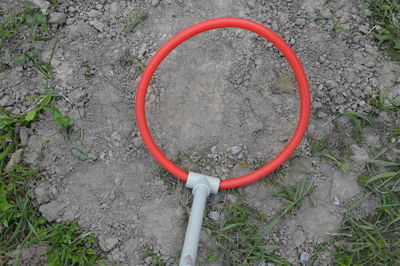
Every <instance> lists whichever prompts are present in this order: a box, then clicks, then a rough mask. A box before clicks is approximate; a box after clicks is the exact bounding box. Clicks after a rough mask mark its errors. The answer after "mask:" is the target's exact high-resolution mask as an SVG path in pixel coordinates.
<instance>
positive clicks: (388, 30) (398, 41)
mask: <svg viewBox="0 0 400 266" xmlns="http://www.w3.org/2000/svg"><path fill="white" fill-rule="evenodd" d="M366 3H367V5H368V8H369V10H370V11H371V12H372V16H371V19H370V22H371V24H372V26H373V27H375V28H376V27H377V26H378V29H377V31H378V33H377V34H375V37H376V39H377V40H378V41H379V43H380V44H385V45H386V46H387V48H388V50H389V52H390V53H392V54H393V57H394V58H395V59H396V60H400V24H399V13H400V3H399V2H398V1H397V0H366Z"/></svg>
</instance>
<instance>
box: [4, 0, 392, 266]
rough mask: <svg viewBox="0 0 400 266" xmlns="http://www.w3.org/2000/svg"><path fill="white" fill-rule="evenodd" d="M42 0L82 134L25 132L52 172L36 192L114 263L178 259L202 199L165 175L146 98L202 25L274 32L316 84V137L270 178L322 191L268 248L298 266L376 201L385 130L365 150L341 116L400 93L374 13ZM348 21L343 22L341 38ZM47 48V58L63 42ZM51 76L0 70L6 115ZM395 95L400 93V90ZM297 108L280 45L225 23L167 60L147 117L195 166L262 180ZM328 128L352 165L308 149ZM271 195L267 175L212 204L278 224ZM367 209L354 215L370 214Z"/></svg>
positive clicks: (320, 0)
mask: <svg viewBox="0 0 400 266" xmlns="http://www.w3.org/2000/svg"><path fill="white" fill-rule="evenodd" d="M31 2H32V4H34V5H37V6H38V7H40V8H41V9H42V11H43V13H44V14H47V15H48V16H49V18H50V20H49V22H50V25H51V29H52V30H54V31H57V32H58V33H59V44H58V47H57V49H56V52H55V55H54V58H53V60H52V64H53V66H54V70H55V80H54V84H55V85H54V86H55V88H56V89H57V90H59V91H60V92H62V94H63V95H64V96H65V98H59V100H58V102H57V106H58V107H59V108H60V109H61V110H62V111H63V112H64V113H65V114H68V115H69V116H70V117H72V118H73V119H74V121H75V125H74V127H73V129H72V132H70V134H65V133H64V134H57V133H56V132H55V129H54V126H53V122H52V121H51V117H50V116H48V117H47V116H46V115H45V116H44V117H43V118H42V119H41V120H40V121H39V122H38V123H35V124H34V125H33V126H32V127H31V128H21V130H20V134H23V135H22V136H23V137H24V139H23V140H24V142H25V143H22V144H23V145H24V146H25V161H26V162H27V163H29V164H31V165H33V166H35V167H38V168H40V169H43V173H42V179H41V180H40V181H37V182H35V183H34V184H32V186H33V188H34V194H35V200H36V202H37V204H38V205H40V211H41V212H42V213H43V215H44V216H45V217H46V218H47V219H48V220H50V221H70V220H73V219H76V220H77V221H78V223H79V225H80V226H81V227H82V228H83V229H85V230H86V231H88V232H93V233H94V234H95V236H96V237H97V238H98V239H99V244H100V247H101V249H102V250H103V251H104V252H106V254H107V258H108V259H109V260H110V261H112V262H114V263H116V264H117V265H147V264H149V261H145V260H144V258H143V249H144V248H145V247H151V248H152V250H154V251H155V252H156V254H158V255H159V256H160V258H161V259H163V260H164V261H165V262H166V264H167V265H175V263H176V261H177V260H178V258H179V255H178V252H179V250H180V249H181V247H182V243H183V237H184V232H185V223H186V220H187V217H188V211H189V208H190V203H191V197H190V192H189V191H187V189H186V188H184V184H183V183H182V182H178V181H175V179H174V178H173V177H172V176H170V175H169V174H167V173H165V171H163V170H162V169H161V167H160V166H159V165H158V164H157V163H156V162H155V160H154V159H153V158H152V157H151V155H150V153H149V152H148V151H147V149H146V147H145V146H144V144H143V142H142V140H141V138H140V135H139V132H138V129H137V127H136V121H135V114H134V107H135V103H134V95H135V92H136V87H137V84H138V81H139V79H140V75H141V73H142V70H143V67H144V66H145V65H146V63H147V62H148V60H149V59H150V58H151V56H152V55H153V54H154V53H155V52H156V51H157V49H158V48H159V47H160V46H161V45H162V44H163V43H164V42H166V41H167V40H168V39H169V38H170V37H172V36H173V35H174V34H176V33H177V32H179V31H180V30H183V29H184V28H186V27H188V26H190V25H192V24H194V23H196V22H199V21H202V20H205V19H209V18H215V17H222V16H234V17H242V18H247V19H251V20H254V21H257V22H259V23H262V24H263V25H265V26H268V27H270V28H271V29H272V30H274V31H276V32H277V33H278V34H279V35H281V36H282V37H283V38H284V39H285V40H286V41H287V42H288V43H289V44H290V45H291V46H292V47H293V49H294V50H295V52H296V53H297V55H298V56H299V58H300V60H301V62H302V63H303V66H304V68H305V71H306V73H307V76H308V78H309V83H310V89H311V92H312V117H311V121H310V126H309V130H308V133H307V137H306V138H305V139H304V141H303V142H302V144H301V145H300V147H299V148H298V150H297V152H296V156H295V157H294V158H292V159H291V160H290V161H289V162H287V163H285V164H284V166H283V169H284V171H279V172H277V173H275V174H272V175H271V178H273V179H278V180H279V182H281V183H283V184H287V185H294V184H297V183H298V182H299V180H300V179H301V178H303V177H305V176H308V177H310V178H311V179H312V181H313V183H314V185H315V190H314V192H313V193H312V194H311V195H310V197H307V198H306V199H305V200H304V202H303V204H302V206H301V208H299V209H297V210H296V211H295V212H294V213H292V214H291V215H289V216H287V217H286V218H285V219H284V220H283V221H282V222H281V223H280V224H279V225H278V226H277V228H276V229H275V230H274V231H273V232H272V234H271V235H270V238H271V243H273V244H277V245H281V246H282V247H283V248H281V249H280V250H279V251H278V255H279V256H280V257H282V258H283V259H285V260H287V261H288V262H289V263H290V264H292V265H300V259H299V258H300V254H301V253H303V252H306V253H308V254H313V252H315V246H317V245H318V244H321V243H323V242H324V241H327V240H328V239H330V238H332V236H333V235H334V233H335V232H337V231H338V229H339V226H340V223H341V220H342V218H343V214H344V211H345V206H347V204H349V203H351V202H353V201H355V200H357V199H359V198H360V197H362V196H363V195H364V193H365V192H364V191H363V190H362V188H361V187H360V186H359V185H358V183H357V174H358V172H357V169H360V168H361V167H362V166H363V162H364V161H365V160H366V159H368V158H369V154H368V152H369V150H370V147H376V146H379V145H380V144H379V143H380V139H379V138H380V137H381V136H380V135H379V134H378V133H377V132H375V131H374V130H366V131H365V132H364V134H365V135H364V139H365V143H364V144H363V145H360V146H359V145H357V144H356V143H354V142H348V141H347V142H346V141H345V140H343V139H342V137H341V136H340V135H337V134H336V133H334V129H336V128H337V127H338V125H340V126H343V127H346V125H348V124H349V123H350V122H349V121H348V119H347V118H345V117H337V114H339V113H344V112H348V111H357V112H359V113H366V112H369V111H371V106H370V105H369V104H367V103H366V101H365V100H363V99H366V98H368V97H377V96H378V93H379V91H380V90H381V89H382V88H385V87H387V86H391V85H392V84H394V82H395V81H396V79H397V78H398V77H399V76H400V67H399V65H398V64H396V63H394V62H393V61H391V60H390V59H389V58H388V57H386V56H384V55H383V54H382V53H380V52H379V51H378V48H377V46H376V45H375V43H374V42H373V41H371V40H370V37H369V36H368V31H369V27H368V25H366V24H365V21H364V17H365V16H366V15H365V13H366V12H365V10H363V8H362V7H360V6H359V4H358V2H357V1H347V0H340V1H324V0H301V1H292V0H281V1H265V0H246V1H237V0H229V1H228V0H226V1H222V0H218V1H211V0H203V1H191V0H176V1H172V0H165V1H158V0H152V1H110V0H90V1H79V0H62V1H61V0H59V1H58V4H57V5H54V6H50V5H49V4H48V2H47V1H44V0H31ZM326 2H328V3H326ZM19 8H21V7H20V4H19V3H15V1H11V0H6V1H2V3H0V9H1V10H2V11H3V12H12V11H13V10H17V9H19ZM145 13H146V14H147V15H148V17H147V19H145V20H144V21H141V22H140V23H139V24H138V25H136V26H135V27H133V28H132V29H131V30H130V31H129V32H124V31H123V29H124V28H125V27H126V26H128V25H129V24H130V22H129V18H136V16H137V15H138V14H145ZM335 21H336V22H337V23H338V24H340V27H341V28H340V29H336V30H335V29H333V27H332V23H333V22H335ZM34 45H35V49H36V50H38V51H40V52H41V55H40V56H41V57H42V58H43V59H46V58H49V57H50V54H51V51H52V48H53V45H54V41H47V42H46V41H42V42H40V41H39V42H36V43H35V44H34ZM15 49H17V50H21V51H26V50H27V49H28V47H16V48H15ZM6 59H7V55H6ZM87 73H90V75H89V74H87ZM42 82H43V81H42V78H41V77H40V76H39V75H37V74H36V73H35V72H34V71H32V70H29V69H25V68H22V67H21V66H15V67H13V68H10V69H6V70H5V71H3V72H1V73H0V86H1V90H0V96H1V97H0V98H1V101H2V106H8V107H10V108H11V109H12V110H13V111H14V112H15V113H21V112H23V111H24V110H25V109H26V108H27V107H28V106H27V105H26V103H25V102H24V101H22V100H23V99H24V97H25V96H27V95H34V94H35V93H36V92H34V90H35V89H34V88H35V87H36V86H38V85H39V84H41V83H42ZM394 93H398V94H399V95H400V87H399V86H398V85H397V91H396V90H394ZM395 96H396V94H393V95H390V97H395ZM298 102H299V96H298V92H297V87H296V83H295V80H294V77H293V73H292V71H291V69H290V67H289V65H288V63H287V62H286V61H285V59H284V57H283V56H282V55H281V54H279V52H278V51H277V50H276V49H275V48H274V47H272V45H271V44H269V43H268V42H266V41H265V40H263V39H262V38H260V37H258V36H256V35H255V34H253V33H250V32H245V31H243V30H238V29H220V30H213V31H211V32H207V33H204V34H202V35H200V36H197V37H195V38H193V39H191V40H190V41H187V42H185V43H184V44H182V45H181V46H179V47H178V48H177V49H176V50H175V51H174V52H172V54H171V55H170V56H168V58H167V59H166V60H165V61H164V62H163V63H162V65H161V66H160V67H159V69H158V70H157V72H156V75H155V76H154V78H153V81H152V84H151V86H150V87H149V93H148V97H147V116H148V120H149V125H150V128H151V130H152V132H153V136H154V138H155V140H156V142H157V143H158V144H159V145H160V147H161V148H162V150H163V151H164V152H165V153H166V155H167V156H168V157H169V158H173V159H174V160H175V161H179V163H180V165H181V166H182V167H184V168H185V169H190V170H192V171H199V172H201V173H204V174H209V175H213V176H217V177H220V178H223V179H224V178H229V177H233V176H239V175H242V174H244V173H247V172H250V171H252V169H254V168H257V167H258V166H259V165H260V164H263V163H265V162H267V161H269V160H271V159H272V158H273V157H274V156H275V155H276V154H277V153H278V152H279V151H281V150H282V149H283V147H284V146H285V144H286V143H287V141H288V139H289V138H290V136H291V134H292V133H293V130H294V128H295V124H296V121H297V117H298V110H299V103H298ZM334 118H336V119H334ZM333 119H334V120H333ZM381 119H385V117H383V116H382V117H381ZM327 135H332V136H333V137H332V138H331V142H330V145H332V146H335V147H338V148H337V149H338V150H340V149H342V150H343V149H347V150H350V151H351V153H352V156H351V160H352V161H351V167H352V168H351V170H350V171H347V172H346V171H344V170H342V169H341V168H339V167H337V166H334V165H332V164H331V163H330V162H329V161H327V160H322V159H321V158H317V157H313V156H311V155H312V154H311V153H310V142H311V139H313V138H321V137H324V136H327ZM21 140H22V137H21ZM43 143H46V145H43ZM343 147H345V148H343ZM273 194H274V191H273V189H272V187H271V185H270V182H269V181H268V180H267V179H265V180H261V181H259V182H257V183H255V184H251V185H249V186H247V187H244V188H240V189H235V190H230V191H226V192H222V193H220V194H219V195H218V197H217V199H212V200H214V201H217V203H216V204H217V205H218V204H220V203H218V202H221V201H223V200H233V199H236V200H237V199H238V200H240V201H243V202H245V203H246V204H248V205H249V206H251V207H252V208H254V209H256V210H257V211H259V212H261V213H266V214H268V216H270V217H273V216H274V214H276V212H277V211H278V210H279V208H280V207H281V206H282V201H281V200H280V199H278V198H276V197H274V196H273ZM369 204H370V202H366V203H365V204H363V206H362V207H361V208H359V209H357V210H356V212H357V214H358V215H361V216H362V215H366V214H368V206H369ZM213 208H216V209H218V207H215V206H214V207H213ZM210 238H211V236H208V235H204V236H202V243H201V245H200V250H199V264H200V265H207V264H208V263H207V255H208V254H207V251H208V250H209V248H210V247H207V243H208V242H210ZM332 259H333V257H332V254H331V253H329V251H326V252H323V253H322V254H320V255H319V256H318V258H317V260H316V262H315V263H316V265H329V264H331V263H332ZM260 263H262V262H260ZM216 265H218V262H216ZM260 265H266V264H260Z"/></svg>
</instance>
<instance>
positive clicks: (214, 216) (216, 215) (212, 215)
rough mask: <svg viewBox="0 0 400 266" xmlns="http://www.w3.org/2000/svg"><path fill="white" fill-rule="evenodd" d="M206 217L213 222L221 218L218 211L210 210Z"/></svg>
mask: <svg viewBox="0 0 400 266" xmlns="http://www.w3.org/2000/svg"><path fill="white" fill-rule="evenodd" d="M208 218H210V220H211V221H213V222H218V221H219V220H220V219H221V215H220V214H219V212H215V211H212V212H210V213H209V214H208Z"/></svg>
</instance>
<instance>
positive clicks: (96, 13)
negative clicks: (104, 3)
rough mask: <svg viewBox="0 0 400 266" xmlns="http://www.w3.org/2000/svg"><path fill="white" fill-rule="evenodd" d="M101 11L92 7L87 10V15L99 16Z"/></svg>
mask: <svg viewBox="0 0 400 266" xmlns="http://www.w3.org/2000/svg"><path fill="white" fill-rule="evenodd" d="M102 14H103V13H101V12H100V11H97V10H95V9H92V10H90V11H89V12H88V16H89V17H90V18H96V17H100V16H101V15H102Z"/></svg>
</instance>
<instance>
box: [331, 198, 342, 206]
mask: <svg viewBox="0 0 400 266" xmlns="http://www.w3.org/2000/svg"><path fill="white" fill-rule="evenodd" d="M333 204H335V205H336V206H339V205H340V204H341V202H340V200H339V198H338V197H335V198H334V201H333Z"/></svg>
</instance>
